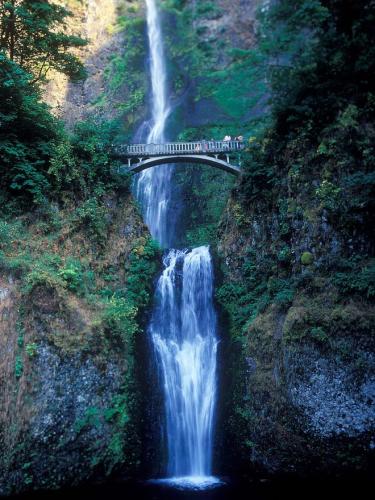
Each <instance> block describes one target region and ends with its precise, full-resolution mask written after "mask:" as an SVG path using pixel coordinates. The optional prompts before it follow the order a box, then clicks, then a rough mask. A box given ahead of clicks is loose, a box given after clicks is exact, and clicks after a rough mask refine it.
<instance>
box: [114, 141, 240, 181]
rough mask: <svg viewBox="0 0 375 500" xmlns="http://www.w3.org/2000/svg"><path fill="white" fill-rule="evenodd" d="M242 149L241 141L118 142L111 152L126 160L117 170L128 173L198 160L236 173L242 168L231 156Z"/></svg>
mask: <svg viewBox="0 0 375 500" xmlns="http://www.w3.org/2000/svg"><path fill="white" fill-rule="evenodd" d="M243 149H244V144H243V142H242V141H194V142H169V143H165V144H129V145H119V146H113V150H112V151H113V156H115V157H117V158H120V159H121V160H125V161H127V164H124V165H122V166H121V167H120V169H121V170H125V171H126V172H128V173H131V174H136V173H139V172H142V171H143V170H146V169H147V168H151V167H155V166H157V165H165V164H174V163H200V164H207V165H210V166H211V167H214V168H218V169H220V170H224V171H225V172H228V173H230V174H232V175H239V174H240V173H241V168H240V166H237V165H235V164H234V163H233V162H232V158H233V156H234V154H235V153H240V152H241V151H242V150H243ZM237 156H238V155H237Z"/></svg>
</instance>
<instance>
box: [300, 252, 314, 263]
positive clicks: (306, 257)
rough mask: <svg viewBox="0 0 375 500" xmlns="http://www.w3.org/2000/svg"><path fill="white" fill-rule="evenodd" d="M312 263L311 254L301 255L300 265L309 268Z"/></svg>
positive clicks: (312, 257) (304, 253)
mask: <svg viewBox="0 0 375 500" xmlns="http://www.w3.org/2000/svg"><path fill="white" fill-rule="evenodd" d="M313 262H314V256H313V254H312V253H311V252H303V254H302V255H301V263H302V265H303V266H310V265H311V264H312V263H313Z"/></svg>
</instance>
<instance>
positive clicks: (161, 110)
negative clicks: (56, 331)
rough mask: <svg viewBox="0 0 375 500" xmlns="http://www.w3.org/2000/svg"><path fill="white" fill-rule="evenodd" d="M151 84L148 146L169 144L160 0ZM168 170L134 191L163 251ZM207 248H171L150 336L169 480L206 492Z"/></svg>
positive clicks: (209, 374) (152, 18)
mask: <svg viewBox="0 0 375 500" xmlns="http://www.w3.org/2000/svg"><path fill="white" fill-rule="evenodd" d="M146 7H147V27H148V39H149V46H150V73H151V84H152V117H151V121H150V124H151V125H150V131H149V134H148V137H147V140H148V142H149V143H162V142H164V141H165V126H166V121H167V118H168V116H169V113H170V108H169V106H168V101H167V92H166V70H165V62H164V51H163V43H162V33H161V26H160V19H159V14H158V10H157V5H156V2H155V0H146ZM171 177H172V175H171V166H170V165H163V166H159V167H154V168H151V169H149V170H145V171H144V172H143V173H142V174H140V176H139V178H138V181H137V184H136V194H137V197H138V199H139V201H140V202H141V205H142V207H143V211H144V216H145V220H146V223H147V224H148V227H149V228H150V231H151V234H152V236H153V237H154V238H155V239H156V240H157V241H159V243H160V244H161V245H162V246H163V247H164V248H168V247H170V246H171V244H172V242H173V236H174V228H173V224H172V223H171V218H170V216H169V214H168V210H169V208H170V206H169V204H170V200H171ZM212 293H213V272H212V263H211V256H210V252H209V248H208V247H207V246H203V247H198V248H194V249H193V250H190V251H188V250H173V249H172V250H169V251H168V252H166V254H165V256H164V271H163V273H162V275H161V277H160V279H159V281H158V285H157V289H156V294H155V307H154V311H153V315H152V320H151V323H150V327H149V331H150V335H151V339H152V342H153V346H154V348H155V354H156V360H157V364H158V367H159V369H160V374H161V378H162V381H163V388H164V400H165V415H166V437H167V445H168V470H167V475H168V477H167V479H165V480H164V481H167V482H169V483H173V484H177V485H179V486H184V487H195V488H204V487H207V486H211V485H213V484H216V483H218V482H219V480H218V479H217V478H214V477H212V476H211V468H212V463H211V462H212V437H213V421H214V409H215V399H216V352H217V338H216V315H215V311H214V307H213V299H212Z"/></svg>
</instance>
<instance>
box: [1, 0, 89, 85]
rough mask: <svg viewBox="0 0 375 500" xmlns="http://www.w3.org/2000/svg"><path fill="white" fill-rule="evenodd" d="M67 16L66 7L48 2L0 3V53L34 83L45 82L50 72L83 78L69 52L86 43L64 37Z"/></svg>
mask: <svg viewBox="0 0 375 500" xmlns="http://www.w3.org/2000/svg"><path fill="white" fill-rule="evenodd" d="M69 16H71V13H70V12H69V11H68V10H67V9H66V8H65V7H63V6H62V5H57V4H54V3H51V2H50V1H48V0H1V1H0V52H3V53H4V54H6V55H7V56H8V57H9V59H10V60H11V61H15V62H17V63H18V64H20V65H21V66H22V67H23V68H24V69H25V70H26V71H28V72H30V73H32V74H33V79H32V82H33V83H35V82H36V81H38V80H43V79H45V77H46V75H47V73H48V70H49V69H51V68H53V69H55V70H57V71H59V72H61V73H65V74H66V75H69V76H70V77H71V78H72V79H75V80H77V79H81V78H83V77H84V76H85V71H84V68H83V65H82V63H81V62H80V61H79V59H78V58H77V57H76V56H74V55H73V54H72V53H71V52H70V51H69V49H71V48H72V47H82V46H84V45H86V43H87V42H86V41H85V40H83V39H82V38H80V37H78V36H73V35H68V34H66V28H67V24H66V18H67V17H69Z"/></svg>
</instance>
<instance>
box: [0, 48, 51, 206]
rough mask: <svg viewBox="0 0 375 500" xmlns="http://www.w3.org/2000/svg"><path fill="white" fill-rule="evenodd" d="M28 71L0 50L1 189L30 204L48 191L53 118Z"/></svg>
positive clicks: (40, 198) (41, 197)
mask: <svg viewBox="0 0 375 500" xmlns="http://www.w3.org/2000/svg"><path fill="white" fill-rule="evenodd" d="M30 79H31V77H30V75H29V74H27V73H26V72H25V71H24V70H23V69H22V68H21V67H20V66H19V65H18V64H16V63H15V62H13V61H10V60H9V59H8V58H7V57H6V56H5V55H3V54H1V53H0V192H1V191H2V192H3V193H4V194H5V197H7V196H8V195H9V194H11V195H12V197H16V198H18V199H21V200H23V201H25V202H26V203H28V204H30V201H32V202H40V201H42V200H43V199H44V198H45V197H46V196H47V195H48V190H49V182H48V179H47V170H48V166H49V158H50V156H51V153H52V143H53V140H54V138H55V137H57V130H58V128H57V123H56V120H55V119H54V118H53V117H52V115H51V114H50V113H49V111H48V107H47V106H46V104H44V103H42V102H40V100H39V93H38V90H37V89H36V88H35V86H34V85H32V84H30Z"/></svg>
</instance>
